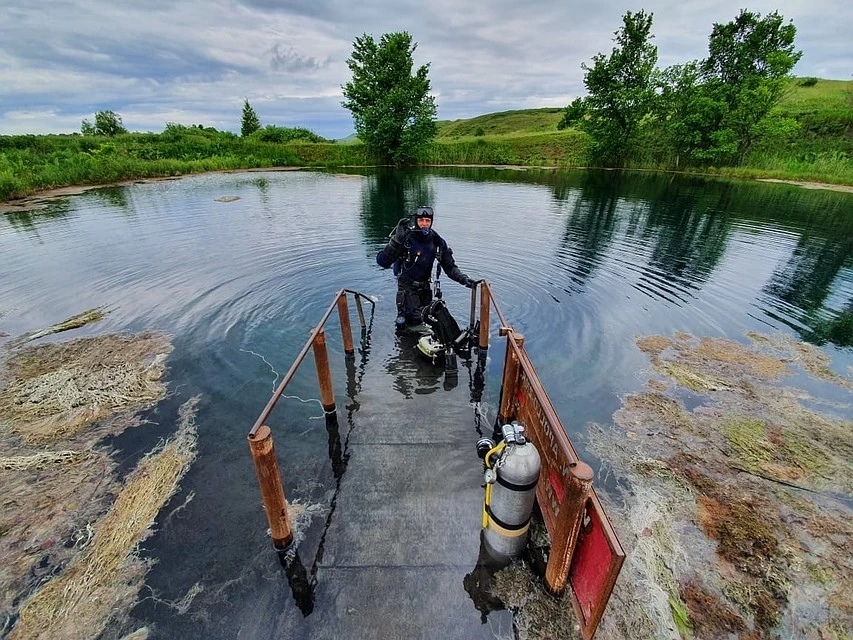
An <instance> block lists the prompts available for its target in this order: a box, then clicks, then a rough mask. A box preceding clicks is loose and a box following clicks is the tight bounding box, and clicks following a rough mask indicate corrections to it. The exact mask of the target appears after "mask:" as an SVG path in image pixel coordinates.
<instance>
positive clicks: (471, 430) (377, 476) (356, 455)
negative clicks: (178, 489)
mask: <svg viewBox="0 0 853 640" xmlns="http://www.w3.org/2000/svg"><path fill="white" fill-rule="evenodd" d="M365 382H368V380H367V379H365ZM368 386H369V385H368ZM387 392H388V391H387V387H385V388H384V389H382V388H381V387H377V388H376V393H378V394H380V395H385V394H387ZM371 395H372V394H371V390H370V389H369V388H366V389H362V392H361V393H360V394H359V401H360V403H361V408H360V410H359V411H358V412H357V413H355V414H354V416H353V418H352V429H351V430H350V431H349V434H348V443H347V444H346V447H345V448H346V453H347V455H348V459H347V462H346V472H345V473H344V474H342V476H341V480H340V484H339V487H338V491H337V494H336V497H335V500H334V510H333V512H332V514H331V516H330V517H329V518H328V520H327V526H326V527H325V530H324V531H323V532H322V533H320V532H319V531H314V532H313V534H312V535H309V536H308V538H306V540H304V541H303V542H302V543H301V544H300V546H299V562H301V563H302V564H304V565H312V564H313V562H316V566H312V569H314V570H315V571H316V574H315V577H316V582H315V584H313V585H312V587H311V593H310V594H309V595H308V597H307V599H306V600H305V601H304V602H303V603H302V604H303V609H304V607H305V606H307V608H308V609H309V610H310V611H308V615H304V616H298V615H294V612H293V610H292V608H291V607H286V608H285V610H283V611H282V612H281V614H280V615H279V616H278V617H277V619H276V620H275V621H274V622H273V623H272V624H271V625H270V626H269V627H267V630H268V631H269V632H270V633H271V634H272V635H270V636H269V637H287V638H312V639H313V638H343V637H346V638H495V637H512V615H511V613H510V612H508V611H505V610H496V611H495V610H488V609H487V608H486V607H484V606H483V605H482V602H483V601H484V599H485V596H484V595H483V594H481V593H469V590H471V591H474V590H476V585H477V584H478V583H479V581H478V580H474V579H471V578H470V577H469V578H468V579H467V580H466V576H470V574H472V573H474V572H475V569H477V574H478V575H482V570H483V569H482V566H480V567H479V568H478V558H479V557H480V555H481V548H480V523H481V510H482V500H483V489H482V482H483V479H482V463H481V461H480V459H479V458H478V457H477V454H476V450H475V446H474V445H475V442H476V439H477V437H478V433H477V431H476V427H475V414H474V409H473V408H472V406H471V404H470V403H469V389H468V388H467V386H465V385H464V384H463V385H461V386H460V387H458V388H454V389H451V390H450V391H447V390H439V391H438V392H437V393H431V394H412V395H411V396H410V397H409V398H407V399H406V401H405V402H395V403H394V405H395V406H394V410H393V411H389V410H388V403H387V398H386V402H375V401H371ZM372 407H376V408H380V407H382V408H383V410H382V411H381V412H376V411H375V410H373V409H371V408H372ZM347 428H349V425H347ZM303 558H306V559H311V560H312V562H307V561H305V560H303ZM299 572H300V569H299V567H298V566H297V567H296V569H295V570H294V563H293V562H292V561H291V563H290V564H289V565H288V573H289V574H290V576H291V586H293V585H294V580H293V579H292V578H293V576H295V575H297V574H299ZM310 572H311V569H308V570H307V571H306V573H310ZM296 582H298V578H297V579H296ZM466 585H467V588H468V590H466ZM298 591H299V588H298V585H297V589H296V591H295V592H294V594H297V592H298ZM298 597H299V596H298V595H297V598H298ZM475 602H477V603H479V604H480V607H481V608H484V609H487V610H486V611H483V612H481V611H480V610H478V608H477V605H475ZM305 612H306V611H305V610H303V613H305ZM486 613H488V615H486Z"/></svg>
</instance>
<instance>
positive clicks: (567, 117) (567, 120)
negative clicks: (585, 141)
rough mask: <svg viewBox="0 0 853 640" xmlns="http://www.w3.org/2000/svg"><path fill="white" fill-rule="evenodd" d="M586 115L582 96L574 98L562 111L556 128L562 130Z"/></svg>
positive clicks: (573, 124)
mask: <svg viewBox="0 0 853 640" xmlns="http://www.w3.org/2000/svg"><path fill="white" fill-rule="evenodd" d="M585 115H586V103H585V102H584V99H583V98H575V99H574V100H572V102H571V103H570V104H569V106H567V107H566V108H565V110H564V111H563V117H562V118H561V119H560V121H559V122H558V123H557V129H559V130H561V131H562V130H563V129H568V128H569V127H573V126H575V125H576V124H577V123H578V122H579V121H580V120H581V118H583V117H584V116H585Z"/></svg>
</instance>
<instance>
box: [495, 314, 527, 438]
mask: <svg viewBox="0 0 853 640" xmlns="http://www.w3.org/2000/svg"><path fill="white" fill-rule="evenodd" d="M510 340H514V341H515V344H517V345H518V347H519V349H521V348H522V347H523V346H524V336H523V335H521V334H520V333H515V332H514V331H510V332H508V335H507V340H506V358H505V359H504V372H503V378H502V379H501V406H500V411H499V412H498V421H499V422H500V423H501V424H503V423H504V422H507V421H509V420H510V418H511V415H510V411H511V410H512V404H513V401H514V400H515V394H516V392H517V390H518V378H519V375H520V373H521V364H520V363H519V361H518V358H517V357H516V355H515V350H514V349H513V348H512V346H511V345H510V343H509V341H510Z"/></svg>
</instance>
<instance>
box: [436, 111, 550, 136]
mask: <svg viewBox="0 0 853 640" xmlns="http://www.w3.org/2000/svg"><path fill="white" fill-rule="evenodd" d="M562 117H563V110H562V109H561V108H546V109H522V110H519V111H502V112H500V113H489V114H486V115H483V116H477V117H475V118H468V119H465V120H442V121H439V122H438V139H439V140H442V139H444V138H464V137H470V136H478V137H479V136H504V135H518V134H530V133H556V132H557V123H558V122H559V121H560V119H561V118H562Z"/></svg>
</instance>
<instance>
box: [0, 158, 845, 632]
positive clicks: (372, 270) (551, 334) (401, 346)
mask: <svg viewBox="0 0 853 640" xmlns="http://www.w3.org/2000/svg"><path fill="white" fill-rule="evenodd" d="M222 196H239V198H240V199H239V200H237V201H234V202H230V203H223V202H216V201H215V200H216V199H217V198H220V197H222ZM419 203H431V204H433V205H434V207H435V210H436V220H435V228H436V230H438V231H439V233H441V234H442V235H443V236H444V237H445V238H446V239H447V240H448V242H449V244H450V245H451V247H452V248H453V250H454V254H455V257H456V259H457V263H458V264H459V265H460V267H461V268H462V270H463V271H465V272H466V273H468V274H469V275H470V276H472V277H475V278H487V279H488V280H489V281H490V282H491V283H492V286H493V288H494V290H495V292H496V295H497V297H498V301H499V303H500V305H501V307H502V309H503V311H504V313H505V315H506V317H507V319H508V320H509V322H510V323H511V324H513V326H514V327H515V328H516V329H517V330H519V331H521V332H522V333H524V335H525V337H526V347H527V350H528V353H529V354H530V356H531V358H532V360H533V362H534V364H535V366H536V368H537V371H538V373H539V375H540V377H541V379H542V381H543V383H544V385H545V388H546V390H547V392H548V394H549V396H550V398H551V400H552V402H553V404H554V406H555V408H556V409H557V412H558V414H559V415H560V417H561V419H562V421H563V423H564V425H565V426H566V429H567V431H569V433H570V436H571V437H572V439H573V440H574V441H575V443H576V444H577V445H578V447H579V448H580V449H581V451H582V450H583V437H584V433H585V426H586V425H587V424H588V423H589V422H590V421H594V422H599V423H603V424H606V423H608V422H609V419H610V416H611V415H612V413H613V411H614V410H615V409H617V408H618V406H619V403H620V396H622V395H624V394H625V393H629V392H631V391H635V390H637V389H639V388H641V387H642V384H643V381H644V377H643V376H644V372H645V371H646V370H647V368H648V366H649V365H648V361H647V359H646V358H645V356H644V355H643V354H641V353H640V352H639V350H638V349H637V348H636V346H635V343H634V341H635V339H636V338H637V337H638V336H642V335H649V334H667V335H670V334H672V333H673V332H676V331H684V332H688V333H691V334H694V335H702V336H721V337H728V338H732V339H735V340H740V341H745V340H746V338H745V333H746V332H747V331H759V332H765V333H767V332H770V333H772V332H784V333H789V334H793V335H796V336H797V337H799V338H801V339H804V340H807V341H809V342H812V343H814V344H817V345H820V346H821V348H822V349H824V350H825V352H826V353H827V354H828V355H829V356H830V357H831V358H832V362H833V369H834V370H836V371H837V372H838V373H841V374H842V375H850V371H851V366H853V348H851V345H853V196H851V195H848V194H838V193H832V192H818V191H807V190H803V189H799V188H796V187H792V186H786V185H763V184H758V183H745V182H727V181H706V180H701V179H691V178H681V177H671V176H659V175H653V174H641V175H636V174H634V175H621V174H618V173H614V172H596V173H587V172H571V173H554V172H547V171H513V170H495V169H434V170H424V171H413V172H396V173H394V172H387V173H377V172H374V171H363V172H359V173H348V174H342V173H338V174H331V173H322V172H308V171H305V172H266V173H261V172H259V173H242V174H223V175H205V176H197V177H189V178H186V179H182V180H176V181H167V182H159V183H153V184H140V185H134V186H130V187H122V188H110V189H101V190H96V191H91V192H88V193H86V194H84V195H81V196H77V197H74V198H70V199H68V200H63V201H58V202H57V203H56V204H55V205H53V206H51V207H50V208H49V209H47V210H45V211H41V212H33V213H30V214H15V215H7V216H5V217H3V218H0V332H4V333H7V334H10V335H12V336H14V335H17V334H20V333H23V332H25V331H31V330H35V329H38V328H42V327H45V326H48V325H50V324H53V323H55V322H58V321H60V320H62V319H64V318H67V317H69V316H71V315H74V314H76V313H79V312H80V311H83V310H85V309H88V308H91V307H97V306H104V305H105V306H107V307H108V308H109V309H110V311H111V312H110V313H109V314H108V315H107V317H106V318H105V320H103V321H102V322H100V323H98V324H96V325H92V326H90V327H87V328H85V329H83V330H80V331H77V332H75V334H74V336H75V337H76V336H79V335H85V334H87V333H88V334H91V333H102V332H111V331H135V330H140V329H145V328H155V329H160V330H164V331H167V332H169V333H171V334H173V335H174V345H175V350H174V352H173V353H172V355H171V356H170V359H169V362H168V364H169V374H168V379H169V381H170V385H171V387H170V388H171V390H172V391H173V394H172V395H171V396H170V397H169V398H168V399H167V400H165V401H164V402H162V403H161V404H160V405H159V406H158V407H157V408H155V409H154V410H153V411H152V412H151V414H150V415H149V416H148V417H149V418H150V419H151V420H152V421H153V422H154V423H155V424H153V425H150V426H149V427H146V428H145V429H144V430H142V429H137V430H134V431H132V432H129V433H127V434H125V435H123V436H121V437H119V438H117V439H116V440H115V441H113V442H111V443H108V444H111V445H112V446H114V447H116V448H117V449H118V452H119V458H120V459H123V460H125V466H126V467H128V468H129V467H130V466H132V465H133V464H134V463H135V461H136V460H137V459H138V457H139V456H140V455H142V454H143V453H144V452H146V451H148V450H149V449H150V448H151V447H152V446H153V445H154V444H155V443H156V442H157V440H158V439H159V438H161V437H164V436H168V435H169V434H170V433H171V432H172V431H173V430H174V425H175V420H176V416H177V407H178V406H179V405H180V404H181V403H182V402H184V401H186V399H188V398H189V397H191V396H193V395H196V394H201V403H200V408H199V415H198V418H197V423H198V425H199V457H198V459H197V461H196V463H195V464H194V466H193V467H192V469H191V470H190V472H189V474H188V475H187V477H186V478H185V480H184V483H183V487H182V492H181V493H180V494H179V495H178V496H176V497H175V498H174V500H173V501H172V503H171V504H170V505H169V506H168V507H167V508H166V510H165V512H164V516H163V517H162V518H161V522H160V523H159V525H158V529H159V531H158V532H157V533H156V534H155V535H154V536H152V537H151V538H150V539H149V540H148V541H146V542H145V544H144V551H143V555H145V556H146V557H150V558H152V559H156V560H158V561H159V564H157V565H156V566H155V567H154V568H153V569H152V571H151V573H150V574H149V576H148V585H149V587H150V590H149V589H148V588H146V589H144V590H143V593H142V596H143V597H144V596H147V595H151V593H152V592H156V594H157V596H158V598H160V599H161V600H178V599H180V598H181V597H182V596H183V595H184V594H186V593H187V591H188V590H189V589H190V588H191V587H192V586H193V584H195V583H197V582H198V583H200V584H203V585H204V587H205V588H204V591H202V592H201V593H200V594H199V595H198V596H197V597H196V599H195V600H194V601H193V604H192V606H191V607H190V609H189V611H188V612H187V613H185V614H183V615H179V614H178V613H177V612H176V611H175V609H174V608H172V607H169V606H166V605H164V604H163V603H162V602H158V601H156V600H154V599H152V598H149V599H147V600H144V601H143V602H142V603H141V604H140V605H139V606H137V608H136V609H135V611H134V622H135V623H136V624H137V625H143V624H149V625H152V629H153V630H154V637H157V638H172V637H198V638H232V637H237V636H238V635H239V637H246V638H256V637H257V638H261V637H263V638H266V637H276V636H275V635H270V633H271V632H270V631H269V629H270V626H269V624H268V621H265V620H264V619H261V620H258V619H257V618H256V617H253V614H252V613H251V611H250V610H251V609H252V607H253V606H262V607H263V606H265V607H267V609H268V608H269V607H271V606H274V607H278V608H280V609H281V610H282V611H281V615H282V616H287V615H292V616H301V615H302V614H303V613H305V611H306V609H310V606H307V605H306V603H305V602H304V601H302V602H300V601H299V598H296V599H294V597H293V596H292V591H293V590H294V582H298V577H297V578H296V579H291V580H290V581H288V582H286V581H283V580H281V569H280V568H279V567H278V566H277V565H275V563H274V562H271V559H270V557H271V556H270V555H269V554H268V553H266V551H267V550H268V549H269V542H268V540H267V539H266V537H265V533H264V530H265V528H266V523H265V520H264V518H263V515H262V513H261V512H260V511H259V508H258V507H259V492H258V489H257V483H256V481H255V478H254V471H253V469H252V466H251V461H250V458H249V456H248V452H247V447H246V441H245V436H246V433H247V431H248V429H249V428H250V427H251V425H252V423H253V422H254V420H255V418H256V417H257V415H258V414H259V413H260V411H261V409H262V408H263V406H264V405H265V403H266V401H267V399H268V398H269V395H270V393H271V391H272V389H273V388H274V385H275V384H276V383H277V382H278V381H280V379H281V377H280V376H281V375H282V374H283V373H284V372H285V371H286V370H287V369H288V368H289V366H290V364H291V363H292V361H293V359H294V357H295V355H296V354H297V353H298V352H299V350H300V349H301V348H302V346H303V344H304V343H305V340H306V338H307V336H308V332H309V331H310V329H311V328H312V327H313V326H314V325H315V324H316V323H317V321H318V320H319V318H320V316H321V315H322V313H323V312H324V311H325V310H326V308H327V307H328V305H329V303H330V301H331V299H332V297H333V295H334V294H335V293H336V292H337V291H338V290H339V289H341V288H349V289H355V290H358V291H360V292H363V293H365V294H367V295H370V296H372V297H374V298H375V300H376V311H375V316H374V317H373V322H372V326H371V331H370V334H369V344H366V345H362V346H363V348H362V350H361V351H360V353H359V354H358V355H357V359H356V363H355V365H354V367H353V368H352V369H351V370H350V371H349V376H347V371H346V370H345V366H344V363H343V358H342V357H341V345H340V336H339V335H335V332H334V331H330V335H329V342H330V351H331V356H332V363H333V368H334V370H335V378H336V380H339V381H347V382H339V383H336V385H337V386H336V391H337V394H338V398H339V400H338V403H339V407H347V410H346V414H348V415H352V413H353V412H357V410H358V406H359V403H362V404H363V403H365V402H372V403H382V404H383V406H385V407H387V410H388V411H390V412H394V411H400V412H401V413H404V409H405V407H406V403H407V401H408V399H409V398H411V397H413V396H414V395H415V394H418V395H421V394H432V396H433V397H434V398H435V401H436V402H449V401H453V402H458V401H462V402H467V401H469V399H470V397H469V396H470V393H469V391H470V390H469V385H470V383H471V379H470V374H471V372H470V370H469V369H465V368H463V369H462V370H461V372H460V377H459V385H458V386H457V387H456V388H449V386H448V385H447V381H446V380H445V379H444V378H443V375H442V372H441V371H437V370H436V369H434V368H432V367H431V366H429V365H428V364H427V363H425V362H424V361H423V360H422V359H420V358H419V357H418V356H416V354H414V352H413V351H412V349H411V345H410V344H408V343H401V342H400V340H399V339H397V338H395V336H394V334H393V327H392V324H393V319H394V316H395V311H394V303H393V299H394V290H395V287H394V282H393V278H392V275H391V273H390V272H388V271H383V270H381V269H379V267H377V266H376V263H375V261H374V256H375V254H376V251H377V250H378V249H379V248H380V247H381V246H383V244H384V242H385V239H386V237H387V234H388V232H389V231H390V229H391V228H392V227H393V225H394V223H395V222H396V221H397V219H398V218H400V217H402V216H403V215H405V213H406V212H408V211H410V210H411V209H412V208H413V207H414V206H415V205H416V204H419ZM443 285H444V286H443V289H444V292H445V299H446V300H447V301H448V304H449V306H450V308H451V310H452V311H453V312H454V314H455V315H456V317H457V319H459V320H460V321H461V323H462V324H464V322H465V321H466V320H467V315H468V308H469V306H468V305H469V298H468V291H467V290H466V289H464V288H462V287H461V286H458V285H456V284H455V283H453V282H450V281H448V280H447V279H446V278H445V279H444V283H443ZM367 308H368V310H369V307H367ZM351 313H352V314H353V315H352V317H353V320H354V321H355V319H356V316H355V314H354V309H351ZM493 336H494V331H493ZM64 337H65V336H63V338H64ZM68 337H70V335H69V336H68ZM494 351H495V352H494V353H492V354H491V356H490V360H489V363H488V365H487V367H486V372H485V373H486V385H485V389H484V390H483V391H482V401H481V405H480V410H481V412H482V414H483V416H484V419H485V420H486V421H487V422H488V420H489V418H494V415H495V403H496V401H497V397H498V396H497V394H498V389H497V383H498V379H499V375H500V365H501V361H502V350H499V349H496V350H494ZM498 351H500V353H498ZM308 364H309V365H310V362H309V363H308ZM287 394H288V396H292V397H291V398H286V399H284V400H282V403H280V407H281V410H282V415H281V416H279V417H277V418H276V420H275V422H274V423H273V424H272V425H271V426H273V427H274V428H275V429H276V430H277V433H281V434H282V436H283V437H282V438H281V439H280V440H277V444H276V446H277V448H278V450H279V455H280V457H282V458H283V459H285V460H286V461H287V462H286V466H287V470H286V471H285V477H286V479H287V484H288V486H287V492H288V497H289V498H290V499H295V500H302V501H304V502H306V503H313V504H318V505H320V506H323V505H327V506H328V504H329V503H330V501H331V500H332V499H333V497H334V489H333V487H334V484H335V479H336V477H340V476H341V474H342V473H344V472H345V468H346V439H347V436H348V431H347V430H348V429H350V428H351V426H352V422H351V421H348V420H346V419H343V420H342V423H341V428H340V432H339V433H337V434H335V435H336V436H337V437H338V438H339V440H340V442H339V444H340V445H341V449H340V450H338V451H337V453H336V452H333V451H332V450H331V449H332V448H331V447H330V441H331V439H332V438H331V436H332V435H333V434H331V433H329V432H328V431H327V429H326V428H324V426H323V421H322V415H321V414H322V412H321V411H320V407H319V405H318V403H317V402H316V400H313V401H312V399H316V398H317V397H318V395H319V392H318V390H317V384H316V378H315V377H314V372H313V370H312V367H311V366H308V367H303V369H302V370H301V371H300V373H299V374H298V375H297V377H296V379H295V380H294V382H293V384H292V385H291V386H290V387H289V388H288V392H287ZM842 400H843V401H844V402H847V403H848V404H849V398H842ZM276 415H278V414H276ZM343 417H344V418H346V415H344V416H343ZM847 417H849V415H848V416H847ZM425 419H428V417H425ZM401 429H405V425H401ZM476 435H477V434H476V433H475V432H474V431H473V429H472V433H471V438H472V440H471V441H472V447H473V442H474V440H475V439H476ZM592 462H595V461H592ZM190 492H193V496H194V498H193V500H192V501H191V502H190V503H189V504H188V505H187V507H186V508H185V509H183V510H182V511H180V512H179V513H177V514H175V515H174V516H169V517H166V514H168V513H171V511H172V510H174V508H175V507H176V506H178V505H180V504H182V503H183V502H184V500H185V499H186V497H187V496H188V495H189V494H190ZM312 527H313V528H315V529H316V531H315V532H314V534H315V536H316V535H317V532H319V531H320V530H322V528H323V518H322V517H318V518H317V522H316V523H315V524H312ZM475 561H476V558H472V560H471V562H472V566H473V564H474V562H475ZM306 565H307V566H306V567H305V569H306V571H307V573H308V574H309V577H310V573H311V570H312V566H311V561H310V560H309V561H307V562H306ZM315 568H316V567H315ZM291 578H293V577H292V576H291ZM321 588H322V585H320V589H321ZM151 590H153V591H151ZM295 590H296V591H297V592H298V591H299V589H298V588H296V589H295ZM318 593H320V592H319V591H318ZM297 595H298V593H297ZM303 595H304V594H303ZM321 595H322V594H321V593H320V596H318V597H319V598H320V599H319V600H318V602H317V606H322V605H323V603H322V597H321ZM309 600H311V605H313V595H309ZM258 603H261V604H260V605H259V604H258ZM471 611H472V614H476V612H475V611H474V606H473V604H472V606H471ZM311 619H312V617H311V615H308V616H307V617H305V618H304V623H303V627H304V628H305V629H308V630H310V626H311ZM306 633H307V632H306Z"/></svg>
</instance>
